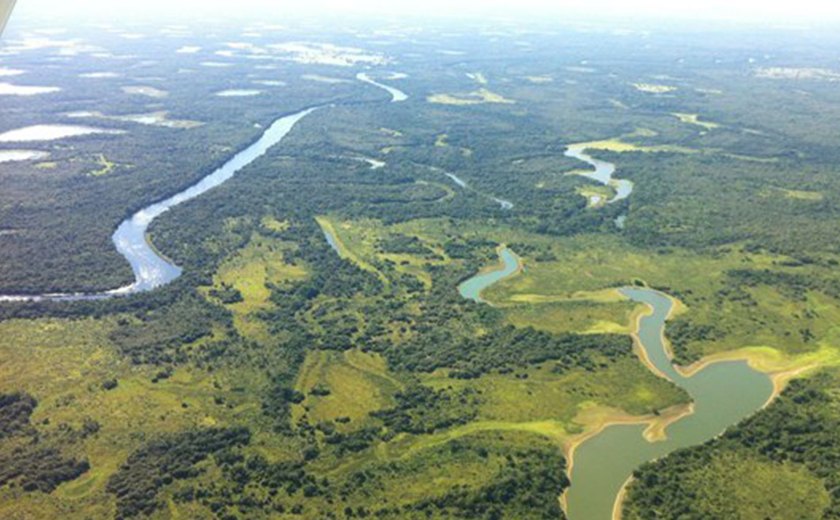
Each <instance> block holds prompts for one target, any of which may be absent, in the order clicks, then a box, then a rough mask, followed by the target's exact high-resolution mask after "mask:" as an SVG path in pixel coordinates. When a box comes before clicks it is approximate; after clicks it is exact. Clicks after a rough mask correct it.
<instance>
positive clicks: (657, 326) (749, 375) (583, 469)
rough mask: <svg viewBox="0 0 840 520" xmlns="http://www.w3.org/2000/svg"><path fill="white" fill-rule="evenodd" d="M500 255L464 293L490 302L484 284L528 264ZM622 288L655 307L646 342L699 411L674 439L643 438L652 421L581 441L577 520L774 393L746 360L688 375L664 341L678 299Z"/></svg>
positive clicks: (678, 426)
mask: <svg viewBox="0 0 840 520" xmlns="http://www.w3.org/2000/svg"><path fill="white" fill-rule="evenodd" d="M499 258H500V259H501V261H502V267H501V268H499V269H494V270H492V271H486V272H483V273H479V274H477V275H475V276H473V277H472V278H469V279H467V280H466V281H464V282H463V283H461V284H460V285H459V286H458V290H459V292H460V293H461V295H462V296H463V297H464V298H469V299H472V300H474V301H478V302H481V301H483V300H482V299H481V296H480V295H481V292H482V291H483V290H484V289H486V288H487V287H489V286H490V285H492V284H494V283H496V282H498V281H499V280H501V279H503V278H505V277H507V276H510V275H512V274H513V273H515V272H517V270H518V269H519V267H520V262H519V259H518V258H517V257H516V255H515V254H514V253H513V252H512V251H510V250H509V249H508V248H506V247H501V248H500V249H499ZM621 293H622V294H623V295H624V296H625V297H627V298H629V299H630V300H633V301H635V302H638V303H642V304H645V305H646V306H648V307H649V308H650V313H649V314H647V315H645V316H643V317H641V318H640V320H639V331H638V336H639V346H640V347H641V348H642V349H644V352H645V354H646V357H647V358H648V360H649V362H650V364H651V365H653V367H654V368H655V372H657V373H658V374H657V375H660V376H662V377H666V378H667V379H669V380H671V381H672V382H673V383H675V384H676V385H678V386H680V387H681V388H683V389H685V390H686V391H687V392H688V394H689V395H690V396H691V398H692V401H693V404H694V410H693V413H691V414H689V415H685V416H684V417H682V418H680V419H678V420H676V421H675V422H674V423H673V424H671V425H670V426H668V427H667V429H666V434H667V439H665V440H662V441H658V442H649V441H647V440H646V439H645V438H644V436H643V431H644V430H645V428H646V425H645V424H620V425H613V426H608V427H607V428H605V429H604V430H603V431H602V432H601V433H599V434H597V435H595V436H593V437H592V438H590V439H588V440H586V441H585V442H583V443H582V444H581V445H580V446H578V447H577V449H576V450H575V451H574V453H573V454H572V456H573V461H574V463H573V465H572V470H571V474H570V475H569V478H570V480H571V482H572V485H571V487H570V488H569V489H568V491H567V492H566V495H565V504H566V512H567V516H568V517H569V519H570V520H610V519H612V518H613V509H614V507H615V506H616V498H617V497H618V495H619V493H620V491H621V489H622V487H623V486H624V484H625V482H627V480H628V478H629V477H630V476H631V475H632V473H633V470H635V469H636V468H638V467H639V466H640V465H642V464H644V463H645V462H648V461H651V460H654V459H657V458H659V457H663V456H665V455H667V454H668V453H671V452H672V451H674V450H676V449H679V448H684V447H688V446H695V445H698V444H702V443H703V442H705V441H707V440H709V439H712V438H713V437H715V436H717V435H718V434H720V433H722V432H723V431H724V430H725V429H726V428H727V427H729V426H731V425H733V424H735V423H737V422H738V421H740V420H741V419H744V418H745V417H747V416H749V415H751V414H752V413H754V412H755V411H757V410H758V409H760V408H761V407H762V406H763V405H765V404H766V403H767V402H768V400H769V399H770V398H771V396H772V394H773V384H772V382H771V380H770V378H769V377H768V376H767V375H765V374H762V373H760V372H757V371H755V370H753V369H752V368H750V367H749V366H748V365H747V363H746V362H744V361H723V362H718V363H713V364H711V365H708V366H706V367H705V368H704V369H702V370H700V371H699V372H697V373H696V374H694V375H692V376H691V377H685V376H683V375H682V374H681V373H680V372H679V371H677V370H676V369H675V368H674V366H673V364H672V362H671V358H670V355H669V352H668V350H667V348H666V346H665V343H664V341H663V333H664V330H665V322H666V320H667V318H668V316H669V315H670V313H671V310H672V305H673V301H672V300H671V299H670V298H668V297H667V296H666V295H664V294H662V293H660V292H657V291H654V290H651V289H647V288H641V287H632V288H631V287H627V288H624V289H621ZM571 462H572V461H570V464H571Z"/></svg>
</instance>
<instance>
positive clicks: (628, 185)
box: [565, 144, 633, 204]
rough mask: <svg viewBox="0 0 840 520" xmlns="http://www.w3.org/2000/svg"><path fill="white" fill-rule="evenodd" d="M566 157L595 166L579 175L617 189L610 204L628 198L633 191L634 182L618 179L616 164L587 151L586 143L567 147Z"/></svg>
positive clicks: (609, 201)
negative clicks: (597, 157) (614, 175)
mask: <svg viewBox="0 0 840 520" xmlns="http://www.w3.org/2000/svg"><path fill="white" fill-rule="evenodd" d="M565 155H566V157H572V158H573V159H577V160H579V161H583V162H585V163H587V164H588V165H590V166H592V167H593V168H595V169H594V170H593V171H591V172H590V171H583V172H578V175H581V176H583V177H586V178H588V179H592V180H593V181H596V182H600V183H601V184H603V185H604V186H610V187H612V188H613V189H614V190H615V196H614V197H613V198H611V199H610V200H608V201H607V203H608V204H611V203H613V202H618V201H620V200H623V199H626V198H627V197H629V196H630V194H631V193H632V192H633V183H632V182H630V181H628V180H627V179H616V178H614V177H613V174H615V164H613V163H611V162H607V161H602V160H600V159H596V158H594V157H592V156H591V155H589V154H587V153H586V145H585V144H572V145H569V147H568V148H567V149H566V153H565Z"/></svg>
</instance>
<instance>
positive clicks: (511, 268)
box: [458, 246, 521, 302]
mask: <svg viewBox="0 0 840 520" xmlns="http://www.w3.org/2000/svg"><path fill="white" fill-rule="evenodd" d="M498 253H499V260H501V261H502V265H501V266H500V267H496V268H493V269H491V270H488V271H484V272H483V273H479V274H477V275H475V276H473V277H471V278H468V279H467V280H464V281H463V282H462V283H461V284H460V285H459V286H458V292H459V293H461V296H463V297H464V298H467V299H469V300H473V301H475V302H483V301H484V300H483V299H482V298H481V291H483V290H484V289H486V288H487V287H490V286H491V285H493V284H494V283H496V282H498V281H499V280H501V279H503V278H507V277H508V276H510V275H512V274H513V273H515V272H517V271H519V269H520V266H521V264H520V262H519V258H517V256H516V255H515V254H514V253H513V251H511V250H510V249H508V248H507V247H505V246H501V247H499V251H498Z"/></svg>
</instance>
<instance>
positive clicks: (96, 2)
mask: <svg viewBox="0 0 840 520" xmlns="http://www.w3.org/2000/svg"><path fill="white" fill-rule="evenodd" d="M174 5H175V6H176V7H173V2H171V1H170V2H167V1H164V0H150V1H147V2H142V3H140V2H125V3H119V4H115V3H113V2H108V1H105V0H79V1H76V2H72V3H70V2H66V1H62V0H28V1H26V2H19V3H18V5H17V7H16V8H15V12H14V14H13V16H12V20H11V21H10V26H13V25H14V23H15V21H16V20H27V21H28V20H32V19H37V20H39V21H40V20H42V19H43V20H50V21H51V20H55V19H67V20H78V19H86V20H91V21H94V20H95V21H97V22H101V21H103V20H102V18H107V19H108V20H109V21H114V22H117V21H120V20H132V21H134V20H136V21H148V20H150V19H155V20H167V19H177V20H183V19H184V18H205V17H216V16H224V17H225V18H250V17H254V16H265V15H268V16H270V17H271V18H272V20H281V19H283V18H284V17H286V18H293V17H300V16H314V15H317V16H323V17H329V16H331V15H332V16H345V17H346V16H351V17H354V16H358V17H373V16H385V17H408V16H410V17H422V18H439V19H446V18H454V19H458V18H470V19H481V18H488V19H492V18H497V17H512V18H518V19H528V18H534V17H539V18H540V19H541V20H542V21H544V22H552V21H553V20H550V19H546V17H554V16H556V17H557V21H558V22H562V21H570V20H571V19H601V20H610V21H615V20H620V21H626V22H634V21H639V22H642V21H645V20H650V21H656V20H664V19H669V20H677V21H682V22H725V23H739V24H747V25H755V24H772V25H781V26H790V25H801V24H808V25H813V24H816V25H825V24H833V23H838V22H840V4H838V3H831V2H825V1H822V0H803V1H801V2H797V3H795V4H794V3H792V2H761V1H758V0H748V1H744V2H738V3H733V2H728V1H725V0H709V1H705V2H702V3H694V2H692V3H674V2H661V1H656V0H635V1H629V2H622V1H620V0H593V1H584V0H566V1H549V0H521V1H518V2H510V1H508V0H486V1H474V0H470V1H464V2H457V3H455V2H450V1H446V0H425V1H424V2H422V3H419V2H406V1H395V2H390V3H387V4H382V3H378V2H375V1H374V0H355V1H353V2H349V3H348V2H346V1H344V2H342V1H338V0H312V1H308V2H306V3H304V4H301V3H299V2H284V1H280V2H277V1H274V2H272V1H268V0H242V1H238V2H236V3H235V4H233V7H232V6H231V3H230V2H227V1H223V0H210V1H200V0H181V1H179V2H177V3H176V4H174Z"/></svg>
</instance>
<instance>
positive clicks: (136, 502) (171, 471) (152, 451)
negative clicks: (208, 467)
mask: <svg viewBox="0 0 840 520" xmlns="http://www.w3.org/2000/svg"><path fill="white" fill-rule="evenodd" d="M250 437H251V436H250V432H249V431H248V430H247V429H245V428H227V429H224V428H214V429H205V430H196V431H187V432H184V433H179V434H176V435H168V436H163V437H161V438H159V439H155V440H153V441H150V442H148V443H146V444H145V445H143V446H142V447H141V448H140V449H138V450H137V451H135V452H134V453H132V454H131V455H130V456H129V457H128V459H127V460H126V461H125V463H124V464H123V465H122V466H120V469H119V470H118V471H117V472H116V473H114V474H113V475H112V476H111V478H110V479H109V480H108V487H107V489H108V492H109V493H112V494H113V495H115V496H116V498H117V517H118V518H132V517H135V516H138V515H149V514H151V513H152V512H153V511H154V510H155V509H158V508H159V507H161V505H162V504H161V502H160V501H159V500H158V498H157V495H158V492H159V491H160V489H161V488H163V487H164V486H166V485H168V484H171V483H172V482H173V481H175V480H181V479H187V478H194V477H196V476H197V475H198V474H199V469H198V468H196V464H197V463H198V462H201V461H202V460H204V459H205V458H206V457H207V456H209V455H211V454H213V453H216V452H219V451H221V450H223V449H225V448H230V447H232V446H239V445H242V444H247V443H248V442H249V441H250Z"/></svg>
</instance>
